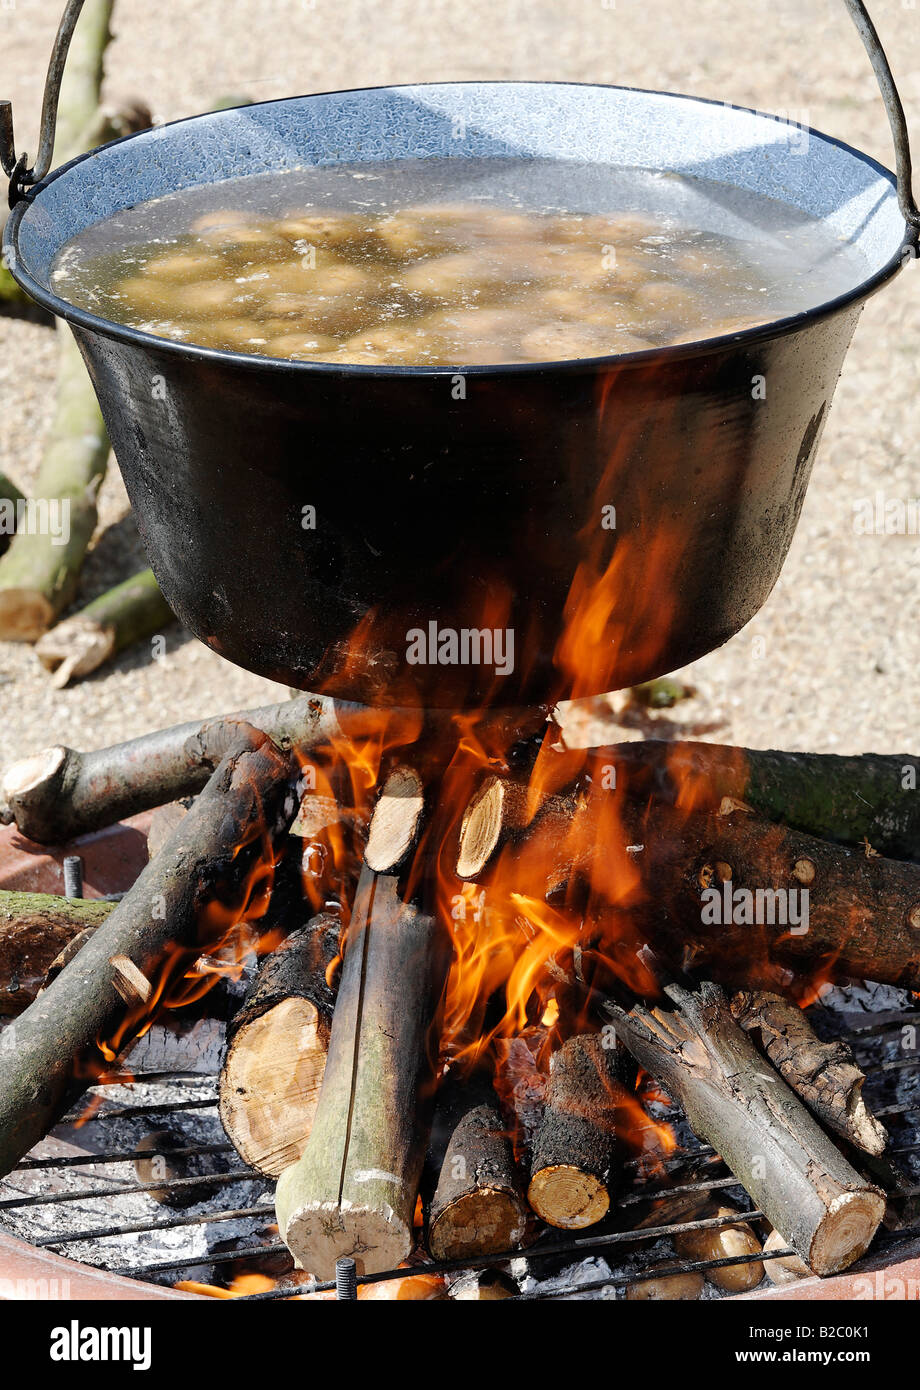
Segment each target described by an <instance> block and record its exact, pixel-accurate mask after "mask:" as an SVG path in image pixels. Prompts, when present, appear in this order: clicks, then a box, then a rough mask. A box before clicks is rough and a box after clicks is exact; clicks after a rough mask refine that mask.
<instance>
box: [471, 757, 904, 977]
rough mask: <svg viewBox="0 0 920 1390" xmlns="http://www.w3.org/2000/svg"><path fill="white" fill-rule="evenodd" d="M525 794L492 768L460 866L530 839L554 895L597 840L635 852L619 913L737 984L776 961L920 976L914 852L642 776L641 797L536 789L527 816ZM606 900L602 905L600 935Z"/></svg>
mask: <svg viewBox="0 0 920 1390" xmlns="http://www.w3.org/2000/svg"><path fill="white" fill-rule="evenodd" d="M640 790H641V791H642V792H643V795H639V794H638V793H639V791H640ZM526 796H527V790H526V787H525V786H524V785H523V784H521V783H518V784H515V783H514V782H513V781H512V782H510V784H509V780H508V779H499V778H498V777H495V776H494V775H492V776H489V777H487V778H486V779H485V781H484V783H483V784H482V786H481V787H480V789H479V791H478V792H477V793H476V795H475V796H474V797H473V799H472V800H471V802H470V804H469V806H468V807H467V811H466V814H465V815H464V818H463V824H462V827H461V832H460V841H459V850H458V854H457V858H456V872H457V876H458V877H459V878H471V877H476V878H479V877H480V876H481V875H482V874H484V873H485V872H486V871H487V869H488V868H490V866H491V865H492V864H493V863H494V862H495V861H496V858H497V851H498V850H499V849H501V848H502V847H503V846H504V847H506V848H510V849H512V850H514V849H517V850H518V852H521V851H522V850H524V849H525V847H526V849H527V850H528V851H531V857H532V859H533V861H535V862H537V863H538V864H539V866H540V868H539V872H540V884H539V888H540V890H541V896H542V895H547V896H548V895H550V894H552V893H553V892H555V891H557V890H559V889H560V888H562V887H564V886H566V885H573V884H577V883H578V882H579V881H583V882H585V883H586V884H587V885H589V886H590V885H591V884H592V883H593V882H594V880H595V878H596V875H597V863H598V850H599V846H601V845H603V846H604V847H605V850H606V853H607V855H608V856H616V862H625V861H626V859H627V858H628V859H629V862H630V864H631V865H632V866H633V868H634V874H635V877H636V878H637V881H638V887H639V888H641V891H635V892H633V893H632V894H631V895H630V896H629V898H628V900H626V901H624V902H622V903H618V904H616V906H615V915H616V917H617V919H618V920H621V919H622V917H623V916H624V915H630V916H631V917H632V918H633V920H634V923H635V926H636V929H637V930H638V931H639V932H645V933H646V934H647V936H648V939H649V940H651V941H652V943H653V945H654V947H655V950H656V951H657V952H660V953H661V954H662V955H665V956H667V958H668V959H669V960H670V961H671V962H672V963H673V964H674V965H676V966H677V967H679V968H681V969H690V968H693V969H694V970H705V971H706V972H708V973H709V974H710V975H712V976H713V978H716V979H719V980H721V981H722V982H724V983H726V984H729V985H732V986H734V987H741V986H746V985H751V984H763V985H770V984H774V985H775V983H777V982H778V981H779V980H781V979H782V972H781V971H780V970H778V969H777V965H778V964H780V965H785V966H788V967H791V968H795V967H796V966H798V967H799V968H802V967H803V964H804V965H805V967H806V968H814V967H816V966H818V965H820V964H822V963H824V964H825V965H826V967H827V968H828V969H829V970H832V971H833V972H835V973H836V974H837V975H838V976H846V975H851V976H855V977H857V978H860V979H873V980H877V981H880V982H882V983H887V984H895V985H901V986H903V987H906V988H913V989H916V988H920V867H918V865H916V864H912V863H903V862H901V861H899V860H894V859H887V858H883V857H882V856H880V855H877V854H871V855H869V854H867V853H866V851H865V846H863V847H861V848H859V849H857V848H855V847H849V846H846V845H839V844H836V843H832V842H830V841H827V840H822V839H818V838H816V837H815V836H812V835H807V834H805V833H803V832H800V831H797V830H792V829H790V828H788V827H786V826H782V825H777V824H774V823H773V822H770V821H766V820H764V819H763V818H762V817H761V816H759V815H755V814H753V813H752V812H751V811H750V808H749V807H747V806H739V804H738V802H737V800H735V799H734V798H729V799H728V803H727V804H726V803H725V800H724V798H723V801H722V803H721V805H720V810H718V811H714V812H711V811H699V810H692V811H689V812H687V811H683V810H681V809H680V808H675V807H673V806H671V805H668V804H667V802H666V801H664V802H662V801H653V802H652V803H651V804H649V802H648V799H647V796H648V788H647V785H646V784H645V781H644V779H639V784H638V787H637V794H636V795H635V797H633V796H631V794H630V789H629V786H627V787H626V788H625V790H623V789H621V791H620V792H616V793H614V792H611V791H607V790H604V789H602V788H601V787H598V786H593V787H585V788H579V787H574V788H570V789H568V790H567V791H565V792H562V793H559V794H555V795H552V796H547V797H543V798H542V800H541V799H537V807H536V811H535V813H534V814H532V815H531V816H530V818H529V819H527V818H526V817H524V816H522V813H521V806H522V804H523V800H524V798H525V797H526ZM613 797H617V798H619V799H618V800H617V801H616V802H614V801H613V800H612V799H611V798H613ZM531 800H534V798H533V797H531ZM722 807H724V810H723V809H722ZM614 837H616V839H614ZM604 912H605V909H604V906H603V904H600V905H599V906H598V908H597V911H596V913H595V918H596V921H595V923H594V925H595V926H597V927H598V929H599V931H600V935H601V937H603V934H604V929H603V922H602V920H601V919H602V918H603V916H604Z"/></svg>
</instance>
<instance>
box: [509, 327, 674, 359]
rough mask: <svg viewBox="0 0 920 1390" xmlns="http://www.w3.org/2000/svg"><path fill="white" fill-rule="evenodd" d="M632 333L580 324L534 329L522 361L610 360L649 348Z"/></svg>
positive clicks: (527, 336) (526, 341)
mask: <svg viewBox="0 0 920 1390" xmlns="http://www.w3.org/2000/svg"><path fill="white" fill-rule="evenodd" d="M647 347H648V343H646V342H642V341H641V340H640V339H638V338H634V337H632V335H631V334H629V333H625V332H621V331H620V330H618V329H616V328H610V329H604V328H593V327H590V326H586V325H583V324H578V323H559V324H550V325H547V326H546V327H543V328H534V329H532V330H531V332H530V333H527V334H525V335H524V337H523V338H522V339H521V358H522V359H523V360H524V361H528V362H568V361H572V360H574V359H576V358H580V357H609V356H612V355H613V354H614V353H619V352H640V351H641V350H642V349H643V348H647Z"/></svg>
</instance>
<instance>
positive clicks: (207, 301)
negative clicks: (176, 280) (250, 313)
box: [177, 280, 245, 318]
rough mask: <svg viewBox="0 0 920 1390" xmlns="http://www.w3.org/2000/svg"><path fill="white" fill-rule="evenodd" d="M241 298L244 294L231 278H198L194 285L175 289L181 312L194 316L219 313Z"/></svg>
mask: <svg viewBox="0 0 920 1390" xmlns="http://www.w3.org/2000/svg"><path fill="white" fill-rule="evenodd" d="M243 298H245V295H244V294H243V293H242V292H241V290H240V287H239V285H237V284H235V283H234V282H233V280H199V281H198V282H197V283H196V284H194V285H183V286H182V287H181V289H179V290H178V291H177V303H178V305H179V308H180V309H181V311H182V313H183V314H189V315H191V316H193V317H196V318H197V317H204V316H207V315H209V314H215V313H220V312H221V311H222V310H224V309H229V308H230V307H231V305H233V304H234V303H237V302H238V301H239V300H241V299H243Z"/></svg>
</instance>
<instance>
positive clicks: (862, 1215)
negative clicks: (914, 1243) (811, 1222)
mask: <svg viewBox="0 0 920 1390" xmlns="http://www.w3.org/2000/svg"><path fill="white" fill-rule="evenodd" d="M884 1215H885V1198H884V1196H883V1194H882V1193H881V1192H878V1191H877V1190H876V1189H875V1188H871V1187H866V1188H861V1189H859V1190H857V1191H855V1192H842V1193H841V1194H840V1195H839V1196H838V1197H835V1198H834V1200H833V1201H832V1202H831V1203H830V1205H829V1207H828V1210H827V1215H826V1216H825V1217H824V1220H823V1221H821V1223H820V1224H819V1226H818V1228H817V1230H816V1231H815V1234H814V1239H813V1240H812V1243H811V1251H810V1254H809V1257H808V1264H809V1265H810V1267H811V1268H812V1269H813V1270H814V1272H815V1274H821V1275H826V1274H838V1273H839V1272H840V1271H841V1270H844V1269H847V1268H849V1266H850V1265H851V1264H853V1263H854V1262H855V1261H856V1260H858V1259H859V1258H860V1257H861V1256H862V1255H864V1254H865V1253H866V1251H867V1250H868V1248H869V1245H870V1244H871V1242H872V1238H873V1236H874V1235H875V1233H876V1231H877V1230H878V1228H879V1226H880V1225H881V1222H882V1218H883V1216H884Z"/></svg>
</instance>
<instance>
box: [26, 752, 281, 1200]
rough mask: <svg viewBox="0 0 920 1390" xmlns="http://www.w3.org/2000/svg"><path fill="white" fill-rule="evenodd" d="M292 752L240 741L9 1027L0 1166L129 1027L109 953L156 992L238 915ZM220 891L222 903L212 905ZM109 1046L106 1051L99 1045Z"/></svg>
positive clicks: (61, 1106) (60, 1107)
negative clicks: (164, 841)
mask: <svg viewBox="0 0 920 1390" xmlns="http://www.w3.org/2000/svg"><path fill="white" fill-rule="evenodd" d="M296 774H297V768H296V766H295V765H294V761H293V760H292V759H290V758H289V757H286V756H284V755H283V754H281V753H280V752H279V751H278V749H277V748H276V747H275V746H274V744H272V743H271V741H270V740H269V739H267V738H265V737H264V735H262V734H260V733H259V732H258V731H257V730H249V731H248V733H247V732H245V731H244V730H243V729H239V730H238V741H237V744H236V746H235V747H234V748H233V749H231V750H230V751H229V752H228V753H227V756H226V757H225V758H224V760H223V761H222V762H221V764H220V766H219V767H218V768H217V770H216V771H215V773H214V775H213V777H212V778H211V780H210V782H209V783H208V786H207V788H206V789H205V791H204V792H203V793H202V795H201V796H200V797H199V798H198V800H197V801H196V803H195V805H194V806H193V807H192V809H191V810H190V811H189V813H188V815H187V816H186V817H185V818H184V819H183V821H182V822H181V824H180V825H179V826H178V827H177V829H176V831H175V833H174V835H173V837H172V839H171V840H170V841H169V843H168V845H167V846H166V847H165V848H164V849H163V850H162V851H161V853H160V854H159V855H158V856H157V859H156V860H155V861H154V862H152V863H150V864H148V865H147V868H146V869H145V870H144V872H143V873H142V874H141V876H140V878H139V879H138V880H137V882H136V883H135V885H134V887H133V888H132V889H131V891H130V892H129V893H128V894H127V896H126V897H125V898H123V899H122V901H121V902H120V903H119V904H118V905H117V906H116V907H115V909H114V910H113V911H112V913H111V914H110V916H109V917H108V918H107V919H106V921H105V923H104V924H103V925H102V926H101V927H99V928H98V929H97V930H96V931H95V932H94V934H93V936H92V937H91V938H90V940H89V941H88V942H87V943H86V945H85V946H84V947H83V949H82V950H81V951H80V952H79V954H78V955H77V956H76V957H75V958H74V959H73V960H72V961H71V962H70V964H69V965H67V966H66V967H65V969H64V970H62V971H61V973H60V974H59V975H58V976H57V978H56V979H55V980H54V981H53V982H52V983H51V984H50V985H49V986H48V988H47V989H46V990H45V991H44V992H43V993H42V994H41V995H40V996H39V998H38V999H36V1001H35V1003H34V1004H32V1005H31V1006H30V1007H29V1008H28V1009H27V1010H26V1011H25V1013H24V1014H22V1015H21V1016H20V1017H19V1018H18V1019H16V1020H15V1022H14V1023H12V1024H11V1025H10V1029H9V1030H8V1032H9V1031H10V1030H12V1031H13V1042H14V1046H13V1048H12V1050H11V1051H9V1052H8V1053H7V1054H6V1060H5V1062H4V1067H3V1070H2V1073H0V1174H5V1173H7V1172H9V1171H10V1169H11V1168H13V1167H15V1165H16V1164H17V1163H18V1162H19V1160H20V1158H22V1156H23V1154H25V1153H27V1152H28V1151H29V1149H30V1148H31V1147H32V1146H33V1144H35V1143H37V1141H38V1140H39V1139H40V1138H41V1137H42V1136H43V1135H44V1134H45V1133H47V1131H48V1129H49V1128H50V1127H51V1125H52V1124H54V1122H55V1121H56V1120H57V1119H59V1118H60V1116H61V1115H62V1114H63V1113H64V1111H65V1110H66V1109H67V1107H68V1105H69V1104H71V1102H72V1101H73V1100H74V1099H75V1098H76V1096H77V1095H78V1094H79V1092H80V1090H81V1089H82V1088H83V1087H85V1086H86V1085H87V1084H90V1082H91V1080H92V1077H93V1076H94V1075H96V1074H98V1072H99V1071H100V1069H101V1066H102V1055H104V1056H105V1057H106V1059H107V1060H111V1059H112V1058H113V1057H114V1056H116V1055H117V1054H118V1053H119V1052H120V1051H121V1050H122V1049H123V1048H124V1047H126V1046H127V1045H128V1044H129V1043H130V1042H131V1041H132V1040H133V1038H134V1037H135V1036H136V1034H137V1032H138V1030H139V1029H140V1027H142V1026H143V1024H144V1023H145V1022H146V1020H147V1016H148V1015H147V1011H146V1010H145V1009H144V1008H140V1009H136V1010H126V1008H125V1005H124V1003H123V1002H122V1000H121V998H120V997H119V995H118V993H117V991H116V989H115V987H114V984H113V980H112V974H113V968H112V965H111V961H112V960H113V958H117V957H118V956H125V957H127V958H128V960H130V961H131V962H132V964H133V965H134V966H136V967H137V969H138V970H139V971H140V972H141V974H142V975H144V976H146V977H147V978H148V979H151V980H153V979H156V980H157V982H158V996H159V995H160V994H161V993H162V990H163V989H164V988H165V987H166V984H167V983H168V982H169V981H172V980H175V979H177V978H179V977H180V976H181V975H183V974H184V973H185V971H186V970H188V969H189V967H190V966H191V965H192V964H193V962H194V961H195V960H196V959H197V958H198V956H199V955H200V954H201V953H202V951H207V950H209V949H213V947H214V945H215V944H216V943H215V940H214V939H213V938H214V934H215V932H218V933H220V934H221V935H223V933H224V932H225V930H226V929H227V925H228V916H230V917H232V914H233V913H234V912H237V911H238V912H239V914H240V915H242V914H243V911H244V910H245V906H246V903H247V899H248V896H249V894H250V892H251V891H252V883H253V881H254V878H258V875H257V874H256V869H257V866H258V865H259V864H260V863H261V862H262V855H263V854H264V852H265V848H266V843H265V842H266V838H268V839H274V838H275V837H276V836H278V835H280V834H282V833H283V832H285V831H286V829H287V827H288V825H289V824H290V821H291V819H292V817H293V815H294V811H295V809H296V796H295V795H294V792H293V787H292V782H293V780H294V778H295V777H296ZM216 893H219V894H220V904H219V907H220V910H219V911H218V912H215V913H214V914H213V921H209V912H208V909H209V906H210V905H211V904H212V903H213V902H214V899H215V894H216ZM103 1049H104V1052H103Z"/></svg>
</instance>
